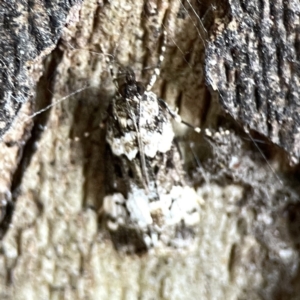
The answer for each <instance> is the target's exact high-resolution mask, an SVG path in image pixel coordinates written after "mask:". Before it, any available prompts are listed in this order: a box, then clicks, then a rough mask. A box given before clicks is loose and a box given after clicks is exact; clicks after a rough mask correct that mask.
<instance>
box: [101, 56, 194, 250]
mask: <svg viewBox="0 0 300 300" xmlns="http://www.w3.org/2000/svg"><path fill="white" fill-rule="evenodd" d="M162 60H163V56H162V55H161V56H160V61H159V65H160V64H161V61H162ZM158 75H159V68H156V69H155V70H154V74H153V76H152V77H151V79H150V83H149V84H148V86H147V88H145V87H144V85H143V84H142V83H141V82H138V81H137V80H136V78H135V73H134V72H133V70H132V69H131V68H125V70H124V77H123V80H121V83H119V82H118V84H117V93H116V96H115V97H114V99H113V101H112V103H111V105H110V107H109V108H108V118H107V121H106V142H107V144H108V147H107V148H108V149H107V151H108V157H109V160H108V163H107V174H108V175H109V182H108V184H107V192H108V195H107V196H106V197H105V198H104V201H103V214H104V216H105V218H104V219H105V224H106V226H107V228H108V229H109V231H110V233H111V236H112V239H113V241H114V244H115V246H116V247H117V248H118V249H123V250H125V251H130V252H138V251H144V250H148V249H150V248H152V247H158V248H163V247H175V248H182V247H187V246H189V245H191V244H192V243H193V240H194V238H195V235H196V231H197V225H198V224H199V204H198V200H197V199H198V197H197V194H196V192H195V190H194V189H193V188H191V187H189V186H188V185H187V184H186V181H185V174H184V170H183V165H182V160H181V156H180V152H179V150H178V147H177V145H176V144H175V142H174V137H175V135H174V131H173V128H172V123H171V121H172V119H175V120H177V121H179V122H183V121H182V120H181V118H180V116H179V115H178V114H177V113H176V112H174V111H172V110H171V109H170V108H169V106H168V105H167V103H166V102H165V101H163V100H162V99H160V98H159V97H158V96H157V95H156V94H155V93H153V92H152V91H151V88H152V86H153V84H154V82H155V79H156V77H157V76H158ZM183 123H185V122H183Z"/></svg>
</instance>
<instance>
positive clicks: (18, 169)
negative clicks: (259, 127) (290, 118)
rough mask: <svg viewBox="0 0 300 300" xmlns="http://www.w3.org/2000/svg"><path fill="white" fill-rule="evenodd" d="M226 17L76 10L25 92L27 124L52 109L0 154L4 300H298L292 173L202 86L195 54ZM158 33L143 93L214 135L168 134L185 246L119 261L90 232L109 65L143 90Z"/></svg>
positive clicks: (182, 9) (179, 6)
mask: <svg viewBox="0 0 300 300" xmlns="http://www.w3.org/2000/svg"><path fill="white" fill-rule="evenodd" d="M250 2H252V1H250ZM225 4H226V5H225ZM234 5H237V3H235V2H234V3H233V2H229V3H225V2H224V3H222V6H221V5H216V6H210V4H207V3H204V2H203V3H201V4H199V3H198V2H197V1H194V2H191V3H190V2H182V3H181V2H179V1H167V0H161V1H158V2H156V1H144V2H143V1H132V2H130V1H123V0H120V1H117V2H116V1H111V2H106V1H104V2H99V1H92V0H87V1H85V2H84V3H83V4H82V7H81V10H80V11H79V10H78V15H77V16H75V15H72V18H69V22H68V24H67V26H66V28H65V29H64V32H63V34H62V37H61V40H60V42H59V43H58V45H57V47H56V49H55V50H54V51H53V52H52V53H51V54H50V55H49V56H48V57H47V58H46V59H45V61H44V64H43V66H42V68H43V72H42V77H41V78H40V80H39V81H38V82H37V85H36V90H35V91H36V93H35V94H36V96H35V100H34V106H35V111H40V110H41V109H43V108H45V107H47V106H48V105H50V104H52V103H53V104H54V105H53V107H52V108H51V109H46V110H45V112H43V113H40V114H38V115H37V116H35V117H30V118H29V119H28V116H31V115H32V106H33V105H32V104H31V103H27V104H25V105H23V106H22V110H21V112H20V113H19V116H18V120H17V121H16V122H15V123H14V127H13V128H12V129H11V130H10V131H9V132H8V133H7V135H6V136H5V137H4V138H3V142H2V145H1V149H2V150H1V151H2V156H1V164H2V173H1V193H2V195H3V199H4V200H5V201H3V209H2V211H3V220H2V227H1V228H2V229H1V234H2V235H3V239H2V241H1V244H0V247H1V248H0V249H1V251H0V266H1V267H0V295H1V299H29V298H30V299H299V298H300V297H299V296H298V294H299V287H298V284H297V283H298V282H297V279H298V278H299V276H300V274H299V250H298V249H299V247H298V246H299V241H298V240H299V238H298V235H299V234H298V233H299V226H298V224H299V221H300V213H299V212H298V211H300V205H299V188H298V186H299V181H298V178H297V168H294V169H291V168H290V167H289V166H288V164H287V163H286V162H287V161H288V158H287V157H288V153H285V152H284V151H283V150H281V149H279V148H278V147H275V146H274V145H273V144H271V143H270V142H269V141H268V139H267V138H264V137H262V136H259V135H258V134H256V133H254V132H251V134H252V135H253V136H254V137H255V138H253V139H250V138H249V135H248V134H245V132H244V131H243V129H242V128H240V127H239V125H238V124H237V122H236V120H235V119H233V118H232V117H231V116H229V115H226V114H225V113H224V112H223V111H222V109H221V105H220V104H219V102H220V101H222V100H219V99H218V96H219V95H218V93H213V92H211V91H210V90H209V89H208V87H206V85H205V76H206V75H207V74H205V73H204V60H205V55H206V54H205V53H208V52H209V51H208V52H206V50H208V49H211V47H212V44H213V41H214V38H215V35H216V34H220V31H216V30H215V28H216V26H217V25H218V26H219V27H218V28H220V27H221V28H225V29H226V26H227V25H228V19H230V17H231V16H232V14H231V12H232V10H233V8H234ZM195 12H196V14H195ZM73 13H74V12H73ZM199 17H200V19H199ZM216 24H217V25H216ZM204 26H205V27H206V28H207V31H205V30H204ZM222 26H223V27H222ZM163 30H165V31H166V32H167V38H168V42H167V47H166V55H165V61H164V63H163V65H162V72H161V75H160V76H159V78H158V80H157V83H156V84H155V86H154V88H153V91H154V92H155V93H156V94H157V95H159V96H160V97H161V98H163V99H165V100H166V101H167V102H168V103H169V105H170V106H171V107H178V108H179V113H180V115H181V116H182V118H183V119H184V120H185V121H187V122H189V123H191V124H193V125H195V126H198V125H201V126H202V127H203V131H204V128H205V127H207V126H209V127H210V128H219V127H221V129H223V134H219V135H213V137H212V138H210V139H208V138H207V137H206V136H205V134H202V135H198V134H195V133H193V132H192V130H190V129H188V128H186V127H184V126H178V125H176V124H175V127H176V128H175V129H176V134H177V139H178V142H179V144H180V146H181V149H182V155H183V159H184V161H185V166H186V170H187V174H188V175H187V176H189V179H190V182H191V184H192V185H194V187H195V189H196V190H197V193H198V195H199V197H200V199H201V201H200V218H201V224H200V225H199V234H198V236H197V237H196V246H195V247H194V248H193V249H188V250H181V251H180V250H176V249H174V250H172V249H166V250H165V251H162V250H159V251H158V250H155V249H153V250H150V251H149V252H148V253H145V254H143V255H126V254H124V253H119V252H117V251H116V250H115V249H114V247H113V244H112V242H111V240H110V239H109V236H108V235H107V234H106V233H105V232H104V231H103V230H102V229H101V227H100V226H99V224H98V221H99V219H98V218H99V212H100V210H101V205H102V200H103V197H104V196H105V186H104V182H105V176H106V174H105V167H104V164H105V151H104V149H105V129H104V128H105V124H104V123H103V120H104V118H105V113H106V108H107V106H108V103H109V102H110V100H111V99H112V97H113V95H114V93H115V86H114V83H113V82H112V79H111V75H110V69H109V64H110V63H109V62H108V59H109V60H110V61H113V66H114V67H118V66H119V65H120V64H121V65H124V66H131V67H132V68H133V70H134V71H135V73H136V75H137V77H138V79H139V81H141V82H143V83H145V84H147V82H148V80H149V78H150V76H151V74H152V71H153V68H154V67H155V66H156V64H157V61H158V55H159V44H160V39H161V34H162V31H163ZM206 59H207V58H206ZM206 63H207V64H208V61H206ZM205 72H208V71H207V70H206V71H205ZM215 83H216V82H215ZM216 85H218V84H216ZM212 131H213V130H212ZM213 132H214V131H213ZM258 138H259V139H260V141H262V140H263V144H261V143H259V144H258V142H257V141H256V143H254V140H257V139H258ZM249 139H250V140H249ZM257 146H259V147H260V148H259V150H258V148H257ZM193 155H194V156H195V157H194V156H193ZM195 158H196V159H195ZM197 162H198V163H197ZM298 172H299V171H298ZM298 174H299V173H298ZM5 204H7V205H6V206H5ZM10 216H11V217H12V218H11V220H10ZM7 225H9V226H8V227H7Z"/></svg>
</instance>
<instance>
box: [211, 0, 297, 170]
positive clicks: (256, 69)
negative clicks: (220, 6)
mask: <svg viewBox="0 0 300 300" xmlns="http://www.w3.org/2000/svg"><path fill="white" fill-rule="evenodd" d="M229 2H230V9H229V13H228V16H227V20H226V21H225V23H224V20H222V21H221V22H219V24H216V26H215V28H216V36H215V38H214V40H213V41H212V42H211V43H210V44H209V46H208V49H207V57H206V72H207V76H208V82H209V83H210V84H211V85H212V86H213V88H214V89H215V90H217V91H218V93H220V96H221V97H220V102H221V104H222V106H223V107H224V108H225V110H226V111H227V112H228V113H229V114H230V115H232V116H233V118H234V119H236V120H237V121H238V122H240V123H241V124H244V125H247V126H249V128H251V129H254V130H256V131H258V132H260V133H261V134H263V135H265V136H266V137H268V138H269V139H270V140H271V141H272V142H273V143H276V144H277V145H279V146H280V147H282V148H284V149H285V150H286V151H287V152H288V154H289V155H290V159H291V163H293V164H298V163H299V158H300V133H299V132H300V110H299V78H300V68H299V53H300V47H299V45H300V43H299V42H300V41H299V34H300V26H299V17H300V2H299V1H297V0H295V1H282V0H276V1H236V0H232V1H229Z"/></svg>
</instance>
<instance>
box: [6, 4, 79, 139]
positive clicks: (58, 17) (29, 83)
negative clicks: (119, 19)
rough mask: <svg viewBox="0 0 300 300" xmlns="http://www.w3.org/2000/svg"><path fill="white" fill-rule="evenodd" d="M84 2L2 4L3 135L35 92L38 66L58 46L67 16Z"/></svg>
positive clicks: (38, 73)
mask: <svg viewBox="0 0 300 300" xmlns="http://www.w3.org/2000/svg"><path fill="white" fill-rule="evenodd" d="M78 3H80V1H77V0H74V1H72V0H71V1H61V0H56V1H42V0H38V1H22V0H20V1H10V0H4V1H1V3H0V35H1V40H0V69H1V72H0V83H1V84H0V99H1V101H0V137H2V136H3V134H4V133H5V132H6V131H7V130H8V129H9V128H10V126H11V124H12V122H13V121H14V119H15V117H16V115H17V114H18V112H19V110H20V108H21V106H22V104H23V103H25V102H27V101H28V100H29V98H30V97H32V95H33V94H34V91H33V86H34V84H35V83H36V81H37V79H38V78H39V76H40V72H39V70H37V68H38V67H39V66H40V65H41V63H40V61H41V59H42V58H43V57H45V55H46V54H49V53H50V51H51V50H52V49H53V48H54V47H55V45H56V43H57V41H58V39H59V38H60V35H61V32H62V29H63V27H64V25H65V23H66V22H67V19H66V18H67V15H68V14H69V12H70V10H71V9H72V8H73V9H74V5H75V4H78Z"/></svg>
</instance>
